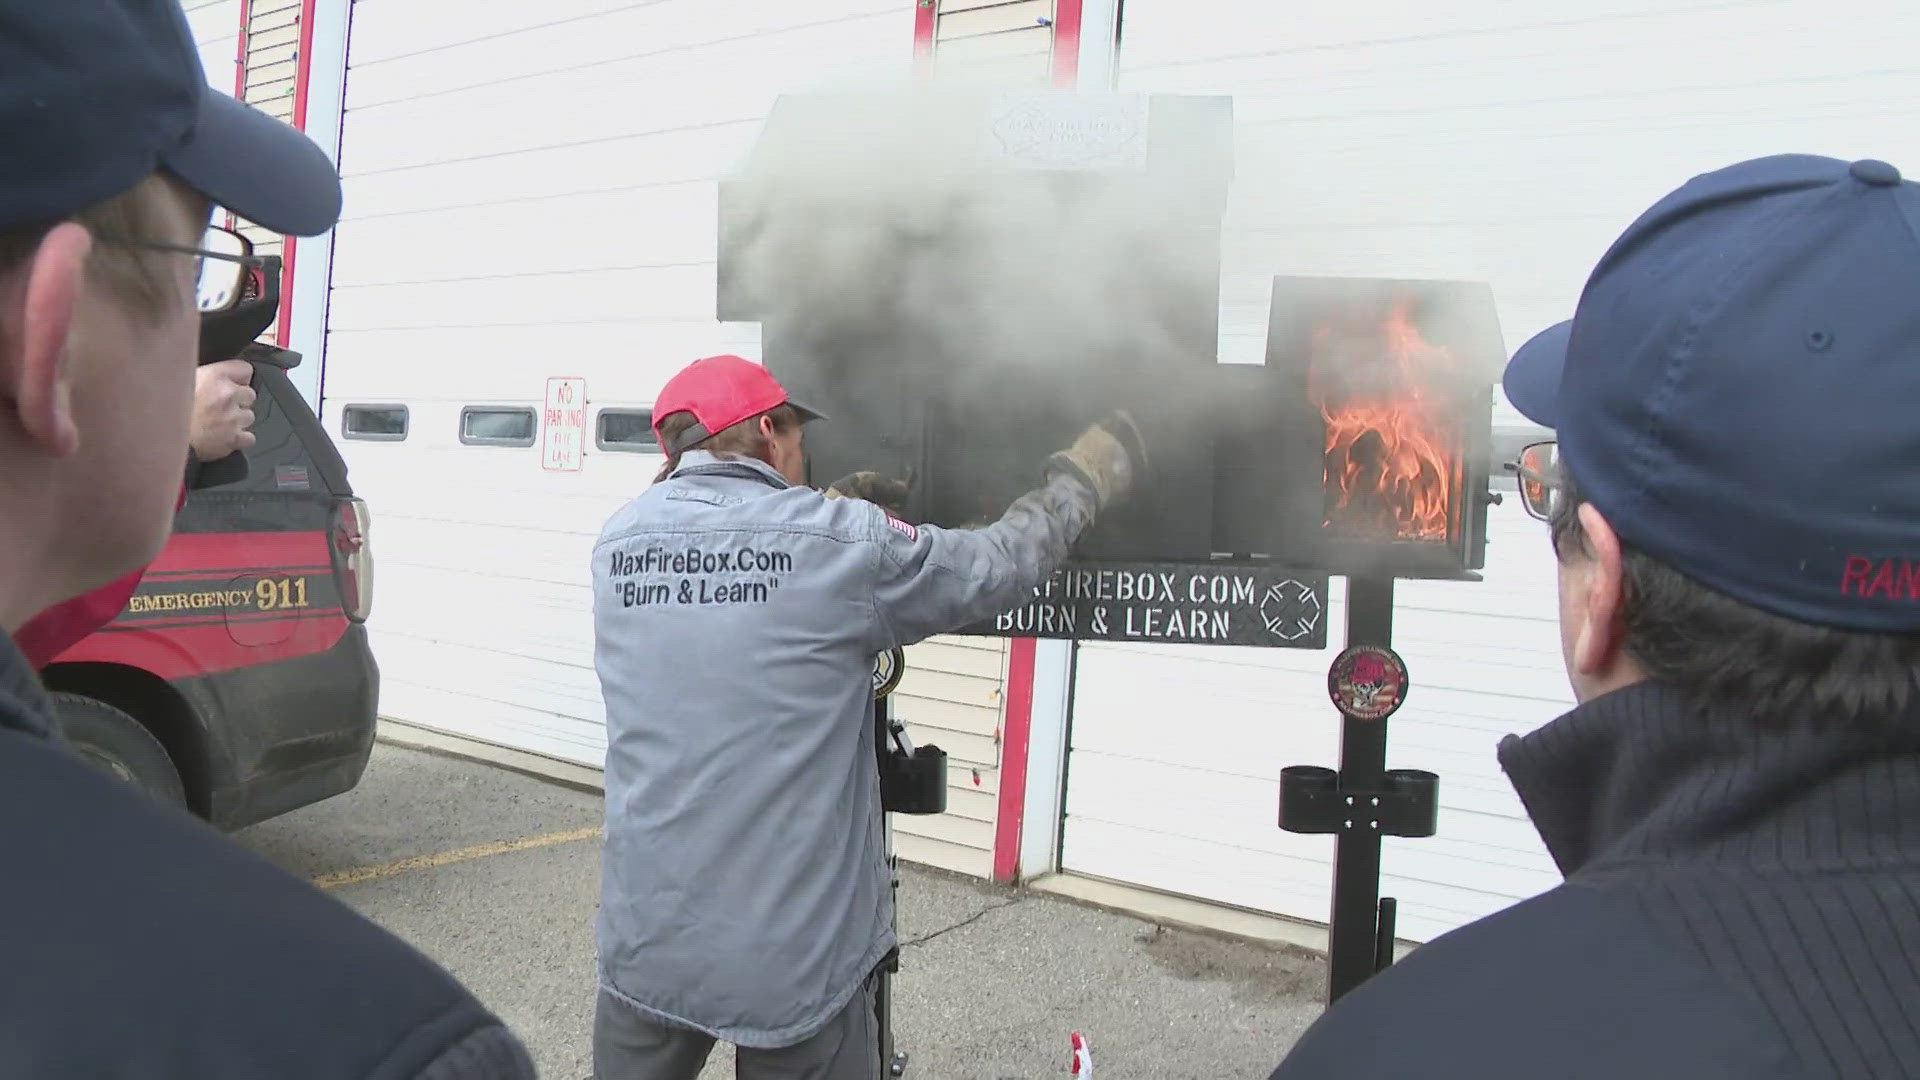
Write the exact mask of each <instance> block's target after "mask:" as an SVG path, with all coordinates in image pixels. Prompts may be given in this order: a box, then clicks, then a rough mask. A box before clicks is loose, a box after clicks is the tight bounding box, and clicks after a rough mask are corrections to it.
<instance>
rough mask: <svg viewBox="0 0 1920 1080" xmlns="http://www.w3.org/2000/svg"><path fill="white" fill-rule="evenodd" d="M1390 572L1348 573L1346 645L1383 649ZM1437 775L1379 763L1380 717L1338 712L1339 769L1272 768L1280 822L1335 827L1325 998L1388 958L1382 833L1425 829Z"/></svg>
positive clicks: (1432, 819) (1310, 828)
mask: <svg viewBox="0 0 1920 1080" xmlns="http://www.w3.org/2000/svg"><path fill="white" fill-rule="evenodd" d="M1392 640H1393V579H1392V578H1357V577H1356V578H1349V579H1348V580H1347V644H1348V646H1349V647H1351V646H1354V645H1377V646H1381V647H1383V648H1387V647H1391V645H1392ZM1438 784H1439V778H1438V777H1437V776H1435V775H1434V774H1433V773H1430V772H1424V771H1422V770H1419V769H1388V768H1387V721H1386V720H1385V719H1379V720H1365V719H1356V718H1354V717H1351V716H1349V717H1345V718H1343V722H1342V727H1341V733H1340V771H1339V772H1337V773H1336V772H1335V771H1334V770H1332V769H1328V768H1322V767H1320V766H1314V765H1295V766H1291V767H1288V768H1285V769H1282V770H1281V772H1280V827H1281V828H1282V829H1285V830H1287V831H1288V832H1296V833H1334V834H1336V835H1337V836H1338V840H1337V842H1336V846H1335V848H1334V856H1333V908H1332V913H1331V916H1330V918H1329V919H1328V948H1327V954H1328V955H1327V960H1328V967H1329V969H1330V970H1329V972H1328V976H1327V1004H1329V1005H1331V1004H1333V1002H1335V1001H1337V1000H1339V998H1340V997H1341V995H1343V994H1345V993H1346V992H1347V991H1349V990H1352V989H1353V988H1354V987H1356V986H1359V985H1360V984H1361V983H1363V982H1365V981H1366V980H1367V979H1368V978H1369V977H1370V976H1372V975H1373V974H1374V973H1375V972H1377V971H1379V970H1380V969H1382V968H1384V967H1386V966H1387V965H1388V964H1390V963H1392V962H1393V941H1394V937H1393V934H1394V921H1395V907H1396V905H1395V903H1394V900H1393V899H1392V898H1391V897H1389V898H1387V899H1384V900H1382V899H1381V898H1380V838H1381V837H1383V836H1432V835H1433V834H1434V831H1435V827H1436V819H1437V816H1438V809H1439V803H1438V800H1437V798H1436V794H1437V790H1438Z"/></svg>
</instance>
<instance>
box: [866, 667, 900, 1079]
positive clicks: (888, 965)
mask: <svg viewBox="0 0 1920 1080" xmlns="http://www.w3.org/2000/svg"><path fill="white" fill-rule="evenodd" d="M892 727H893V706H892V704H891V702H890V699H889V698H888V697H886V696H880V697H876V698H874V699H873V751H874V765H875V767H876V769H878V770H879V772H880V775H881V776H885V775H886V757H887V748H888V747H889V746H890V745H891V743H890V739H891V731H892ZM874 794H875V798H876V799H878V798H879V797H880V795H879V790H878V789H877V788H876V789H875V793H874ZM880 828H881V831H882V833H883V837H884V840H885V844H886V848H885V850H886V853H887V876H888V878H889V885H890V887H891V888H892V889H893V899H894V905H893V923H894V927H895V929H896V930H897V929H898V928H899V925H900V857H899V856H898V855H897V854H895V852H894V850H893V815H892V814H890V813H888V812H887V811H886V807H885V803H884V801H883V802H882V804H881V809H880ZM899 970H900V950H899V949H897V948H896V949H894V950H893V951H892V952H891V953H888V954H887V956H886V958H885V959H883V960H881V961H880V968H879V970H878V971H877V972H875V973H874V987H873V1011H874V1019H875V1021H876V1025H877V1027H878V1029H879V1032H880V1064H881V1065H882V1066H883V1067H884V1068H885V1069H886V1070H887V1075H889V1076H901V1075H904V1074H905V1073H906V1071H907V1055H906V1054H904V1053H901V1052H900V1051H899V1050H898V1049H896V1048H895V1046H894V1042H893V975H894V972H896V971H899Z"/></svg>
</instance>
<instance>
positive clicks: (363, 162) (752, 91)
mask: <svg viewBox="0 0 1920 1080" xmlns="http://www.w3.org/2000/svg"><path fill="white" fill-rule="evenodd" d="M913 23H914V7H913V5H912V4H911V3H901V2H898V0H811V2H808V3H804V4H795V3H787V2H782V0H662V2H657V3H647V4H636V3H631V2H625V0H548V2H544V3H540V4H528V3H525V2H523V0H362V2H360V3H357V4H355V5H354V10H353V24H352V37H351V56H350V58H349V75H348V79H347V88H346V111H345V119H344V132H343V137H342V146H341V167H342V172H343V179H344V182H345V187H346V210H345V216H344V218H343V220H342V223H341V225H340V227H339V230H338V233H337V241H336V246H335V249H334V262H333V268H332V293H331V298H330V305H331V307H330V312H329V319H328V330H329V337H328V346H327V354H326V368H325V385H324V390H323V410H322V411H323V416H324V418H325V420H326V422H327V423H328V425H329V426H330V428H331V429H332V430H334V431H335V432H336V433H340V432H342V431H343V430H344V431H345V432H347V433H348V434H347V437H345V438H343V439H342V440H341V449H342V452H343V453H344V454H345V455H346V457H347V459H348V462H349V464H350V466H351V469H352V478H353V482H354V485H355V487H356V489H357V490H358V491H359V492H360V493H361V494H362V495H364V496H365V497H366V499H367V500H368V502H369V503H370V504H371V506H372V509H373V514H374V522H375V526H374V531H373V544H374V550H375V553H376V558H377V560H378V563H379V567H380V574H379V579H378V591H377V595H376V598H375V602H374V611H373V618H372V619H371V621H370V624H369V625H370V628H371V631H372V636H373V640H374V647H375V650H376V654H377V656H378V659H379V662H380V665H381V673H382V686H381V698H382V701H381V706H382V708H381V711H382V713H383V714H384V715H387V716H390V717H393V718H397V719H401V720H405V721H407V722H410V723H414V724H418V725H422V726H426V727H431V728H436V729H439V730H443V731H448V732H451V733H453V734H457V735H462V736H466V737H470V738H477V739H480V740H483V741H488V742H493V743H497V744H500V745H505V746H510V747H514V748H517V749H522V750H526V751H530V752H533V753H538V754H543V755H547V756H550V757H555V758H560V759H563V760H569V761H575V762H581V763H585V764H590V765H598V764H599V763H600V762H601V760H602V757H603V755H604V752H605V728H604V720H605V716H604V712H603V708H602V703H601V699H600V693H599V684H598V681H597V680H596V678H595V676H594V672H593V653H592V620H591V615H590V610H591V605H590V597H589V591H588V556H589V553H590V551H591V548H592V542H593V539H594V537H595V536H596V535H597V534H598V532H599V529H600V526H601V525H602V523H603V522H604V521H605V520H606V518H607V517H608V515H610V514H611V513H612V512H613V511H614V510H615V509H617V508H618V507H619V506H620V504H621V503H623V502H624V501H625V500H627V499H629V498H631V497H632V496H633V495H634V494H635V493H637V492H638V491H640V490H641V489H642V488H644V487H645V486H646V485H647V484H648V483H649V482H650V481H651V478H652V476H653V474H654V472H655V470H657V469H658V468H659V465H660V462H661V459H660V458H659V457H658V456H656V455H655V454H653V453H651V452H650V451H651V450H652V447H651V446H649V445H646V444H644V443H643V442H642V443H635V442H625V443H622V442H620V441H619V439H620V438H623V437H634V438H638V439H642V440H644V439H645V438H647V435H646V431H647V425H648V422H649V415H650V414H649V413H648V412H647V409H648V407H649V406H651V404H652V401H653V395H654V394H655V392H656V390H657V389H658V387H659V386H660V385H661V383H663V382H664V381H665V379H666V378H667V377H668V376H669V375H671V374H672V373H673V371H675V370H676V369H678V368H679V367H680V366H681V365H683V364H685V363H686V362H687V361H689V360H691V359H693V358H695V357H698V356H704V355H710V354H713V353H716V352H722V351H730V352H739V353H742V354H744V355H747V356H749V357H754V358H758V356H759V351H758V350H759V334H758V328H757V327H755V326H752V325H725V324H721V323H718V322H716V321H715V310H714V300H715V297H714V293H715V255H716V242H717V237H716V233H717V219H716V212H717V211H716V206H717V186H716V183H715V180H716V178H717V177H719V176H721V175H723V174H725V173H726V172H728V171H729V170H730V169H732V168H733V167H734V166H735V164H736V163H737V162H738V160H739V158H740V157H741V156H742V155H743V154H744V153H745V151H746V150H747V148H748V147H749V146H750V145H751V142H752V140H753V138H754V137H755V136H756V135H757V133H758V129H759V125H760V122H761V120H762V119H763V118H764V117H765V115H766V113H767V111H768V110H769V108H770V107H771V105H772V103H773V101H774V99H775V97H776V96H777V95H778V94H781V93H785V92H791V91H804V90H810V89H820V88H822V87H823V86H829V85H833V84H834V83H835V82H838V83H840V84H842V85H845V84H862V85H864V84H867V83H868V82H869V81H870V80H873V79H877V78H889V77H903V76H904V75H905V74H906V72H907V70H908V68H909V66H910V64H911V62H912V55H913ZM552 380H562V381H559V382H554V381H552ZM550 387H551V388H552V389H553V390H554V392H555V394H556V395H559V394H561V393H563V392H564V393H565V394H566V395H567V396H568V397H569V400H567V401H565V402H559V401H556V404H557V405H560V406H562V407H561V412H562V413H563V414H566V413H574V412H577V419H578V421H580V424H581V425H582V426H583V428H584V432H583V436H584V437H583V439H582V442H583V446H582V452H581V453H579V454H578V455H577V456H575V455H573V454H571V453H566V452H561V453H558V454H556V455H555V456H554V457H553V458H552V459H549V457H548V454H547V452H546V451H547V450H548V446H547V435H548V433H549V429H550V425H549V423H548V408H547V407H548V392H549V388H550ZM603 415H604V416H606V417H607V418H609V420H610V421H611V422H612V423H613V425H614V427H613V428H610V429H609V430H608V431H607V432H605V434H608V435H610V436H613V437H614V441H611V442H608V443H607V444H606V445H605V446H603V445H602V440H601V438H600V436H601V435H602V434H603V433H602V431H601V428H600V424H601V420H602V417H603ZM343 421H345V422H346V427H345V428H344V429H343V426H342V425H343ZM568 427H569V425H567V424H566V423H564V422H563V423H562V424H561V425H559V428H560V430H561V432H562V433H567V429H568ZM400 431H404V437H395V435H396V433H398V432H400ZM356 432H357V433H359V434H360V435H362V436H366V437H355V434H354V433H356ZM1004 653H1005V649H1004V646H1003V644H1002V643H1000V642H997V641H988V642H936V643H930V644H928V645H923V646H918V647H916V648H915V649H914V650H912V654H913V655H912V656H911V657H910V660H909V666H910V674H909V676H908V680H907V682H906V683H905V684H903V686H902V688H901V691H900V697H899V698H898V699H897V700H899V702H900V709H899V712H900V714H901V715H902V716H903V717H904V718H905V719H906V720H907V721H908V722H909V723H910V724H911V725H912V726H914V727H915V728H916V729H917V730H916V732H915V735H916V738H917V739H918V740H919V741H922V742H926V741H932V742H936V743H938V744H940V745H941V746H943V747H945V748H946V749H948V751H949V753H950V756H951V760H952V762H953V764H954V769H953V774H952V776H953V782H954V789H953V791H952V792H951V797H950V807H951V809H950V812H949V813H948V814H946V815H941V816H939V817H934V818H922V819H913V820H911V821H906V822H902V824H901V831H902V832H903V833H906V832H912V833H916V834H918V835H917V836H914V837H911V838H907V837H903V842H902V849H901V850H902V852H903V853H905V854H908V855H909V856H910V857H913V858H916V859H919V860H922V861H926V862H933V863H937V864H939V865H944V866H948V867H951V868H954V869H960V870H965V871H969V872H975V873H984V872H985V871H986V869H987V866H988V860H989V857H990V851H991V846H992V836H993V816H994V815H993V811H994V806H995V792H996V791H997V780H998V774H997V769H998V765H999V760H998V758H999V746H998V741H997V739H996V738H995V732H996V730H997V726H998V720H999V715H1000V698H1001V692H1000V685H1001V672H1002V667H1003V665H1004Z"/></svg>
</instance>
